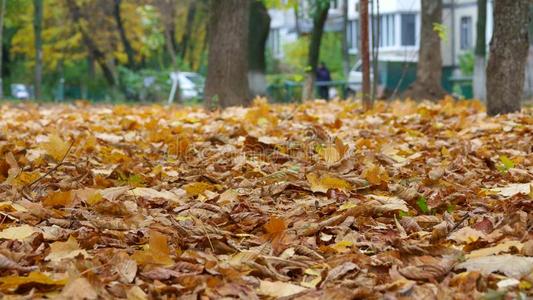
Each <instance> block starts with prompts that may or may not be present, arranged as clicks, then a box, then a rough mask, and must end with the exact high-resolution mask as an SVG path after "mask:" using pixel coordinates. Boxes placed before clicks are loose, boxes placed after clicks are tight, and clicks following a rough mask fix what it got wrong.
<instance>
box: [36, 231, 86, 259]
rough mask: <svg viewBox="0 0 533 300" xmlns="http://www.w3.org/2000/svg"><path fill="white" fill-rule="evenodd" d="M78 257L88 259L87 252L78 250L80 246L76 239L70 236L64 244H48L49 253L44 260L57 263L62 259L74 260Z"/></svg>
mask: <svg viewBox="0 0 533 300" xmlns="http://www.w3.org/2000/svg"><path fill="white" fill-rule="evenodd" d="M78 255H83V256H84V257H85V258H88V257H90V255H89V254H88V253H87V251H85V250H84V249H80V245H79V244H78V241H77V240H76V238H74V237H73V236H70V237H69V238H68V240H67V241H66V242H55V243H52V244H50V253H49V254H48V255H47V256H46V257H45V260H49V261H52V262H59V261H61V260H62V259H66V258H74V257H76V256H78Z"/></svg>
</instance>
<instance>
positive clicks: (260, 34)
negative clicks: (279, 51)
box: [248, 1, 270, 96]
mask: <svg viewBox="0 0 533 300" xmlns="http://www.w3.org/2000/svg"><path fill="white" fill-rule="evenodd" d="M269 32H270V16H269V15H268V11H267V9H266V7H265V5H264V4H263V2H261V1H253V2H252V4H251V7H250V22H249V36H248V45H249V52H248V67H249V70H248V83H249V85H250V92H251V93H252V95H253V96H255V95H261V96H265V95H266V89H267V82H266V77H265V72H266V58H265V48H266V42H267V38H268V33H269Z"/></svg>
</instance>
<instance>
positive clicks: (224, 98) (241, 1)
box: [205, 0, 250, 108]
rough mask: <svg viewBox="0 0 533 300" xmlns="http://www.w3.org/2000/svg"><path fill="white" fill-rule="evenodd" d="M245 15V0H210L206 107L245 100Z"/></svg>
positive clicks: (246, 32) (248, 12) (246, 35)
mask: <svg viewBox="0 0 533 300" xmlns="http://www.w3.org/2000/svg"><path fill="white" fill-rule="evenodd" d="M249 15H250V1H249V0H224V1H220V0H211V3H210V19H209V56H208V69H207V81H206V86H205V104H206V106H207V108H213V106H215V105H219V106H222V107H228V106H239V105H246V104H248V103H249V100H250V95H249V90H248V76H247V75H248V59H247V58H248V26H247V24H248V20H249ZM243 24H244V25H243ZM215 102H217V103H215Z"/></svg>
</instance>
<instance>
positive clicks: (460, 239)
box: [448, 226, 486, 244]
mask: <svg viewBox="0 0 533 300" xmlns="http://www.w3.org/2000/svg"><path fill="white" fill-rule="evenodd" d="M484 238H486V234H485V233H483V232H482V231H479V230H477V229H474V228H472V227H470V226H467V227H463V228H461V229H459V230H457V231H455V232H452V234H450V236H449V237H448V240H452V241H455V242H457V243H466V244H469V243H473V242H475V241H477V240H479V239H484Z"/></svg>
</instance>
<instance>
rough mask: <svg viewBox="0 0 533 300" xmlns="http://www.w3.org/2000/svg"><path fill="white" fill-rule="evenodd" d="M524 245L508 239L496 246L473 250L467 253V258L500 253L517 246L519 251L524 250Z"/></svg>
mask: <svg viewBox="0 0 533 300" xmlns="http://www.w3.org/2000/svg"><path fill="white" fill-rule="evenodd" d="M523 246H524V245H523V244H522V243H521V242H519V241H506V242H503V243H499V244H498V245H496V246H494V247H488V248H483V249H477V250H474V251H471V252H470V253H468V254H466V255H465V258H467V259H468V258H475V257H482V256H489V255H494V254H500V253H502V252H509V251H510V250H511V248H513V247H514V248H516V249H518V251H520V250H522V247H523Z"/></svg>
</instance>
